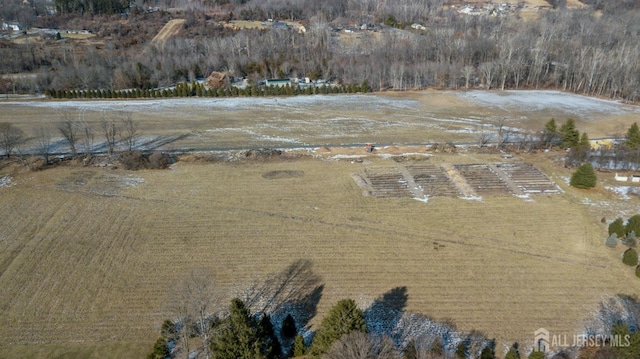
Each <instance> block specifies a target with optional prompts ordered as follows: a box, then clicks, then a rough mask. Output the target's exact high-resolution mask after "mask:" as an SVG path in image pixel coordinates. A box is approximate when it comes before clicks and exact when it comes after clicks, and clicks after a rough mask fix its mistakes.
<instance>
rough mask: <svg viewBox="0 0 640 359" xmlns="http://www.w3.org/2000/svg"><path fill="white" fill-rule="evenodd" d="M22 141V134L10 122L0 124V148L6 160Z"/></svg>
mask: <svg viewBox="0 0 640 359" xmlns="http://www.w3.org/2000/svg"><path fill="white" fill-rule="evenodd" d="M23 141H24V132H23V131H22V130H21V129H20V128H18V127H16V126H15V125H14V124H13V123H10V122H1V123H0V147H1V148H2V150H3V151H4V154H5V156H7V158H9V157H11V152H13V151H14V150H15V149H16V148H18V146H19V145H20V144H21V143H22V142H23Z"/></svg>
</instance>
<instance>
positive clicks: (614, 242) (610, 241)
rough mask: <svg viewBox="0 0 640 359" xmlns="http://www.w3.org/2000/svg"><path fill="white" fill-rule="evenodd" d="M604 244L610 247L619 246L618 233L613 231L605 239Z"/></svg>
mask: <svg viewBox="0 0 640 359" xmlns="http://www.w3.org/2000/svg"><path fill="white" fill-rule="evenodd" d="M604 244H605V245H606V246H607V247H609V248H615V247H617V246H618V235H617V234H615V233H612V234H611V235H610V236H609V237H608V238H607V239H606V240H605V241H604Z"/></svg>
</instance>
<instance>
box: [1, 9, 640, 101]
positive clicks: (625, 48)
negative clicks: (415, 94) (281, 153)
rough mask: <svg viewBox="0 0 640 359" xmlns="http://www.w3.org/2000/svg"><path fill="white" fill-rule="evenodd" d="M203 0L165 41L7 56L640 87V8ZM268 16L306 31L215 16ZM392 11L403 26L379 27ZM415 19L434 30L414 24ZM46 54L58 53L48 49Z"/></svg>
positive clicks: (352, 78) (14, 61) (89, 67)
mask: <svg viewBox="0 0 640 359" xmlns="http://www.w3.org/2000/svg"><path fill="white" fill-rule="evenodd" d="M201 4H202V6H203V7H205V8H206V6H209V8H212V9H213V8H215V9H217V12H216V13H215V14H216V15H211V16H210V15H207V13H206V12H205V11H196V10H187V11H186V12H185V13H183V14H182V16H183V17H186V18H187V19H189V21H186V22H185V27H184V28H183V29H182V30H181V32H180V34H178V35H177V36H176V37H175V38H173V39H170V40H168V41H166V42H164V43H156V44H153V45H149V44H148V43H146V41H144V43H143V40H144V39H145V38H146V37H147V36H153V35H152V34H147V33H146V32H145V31H144V30H143V29H140V30H141V31H140V30H139V31H137V33H136V34H138V33H142V34H145V35H144V37H142V38H139V39H136V41H131V40H132V39H131V38H130V37H131V36H134V34H129V35H126V36H125V38H126V40H123V41H119V42H117V43H115V42H114V43H109V39H107V44H106V45H105V47H104V48H102V49H93V50H92V49H91V48H90V49H83V50H84V51H79V49H75V50H74V48H75V47H76V46H78V45H75V44H73V43H69V44H67V46H66V51H68V52H67V53H66V54H65V53H60V52H57V51H53V50H50V49H48V50H47V49H46V46H44V45H34V44H25V45H19V46H18V45H16V47H14V48H13V54H11V55H10V56H8V57H7V58H1V57H0V61H2V62H5V63H6V64H3V65H6V67H5V66H3V68H6V69H12V71H19V70H20V69H22V68H29V69H32V70H35V71H37V72H39V73H40V74H41V76H40V77H39V78H38V79H37V80H36V82H37V83H36V84H31V85H29V86H30V87H31V89H30V90H31V91H37V89H38V88H40V89H45V88H53V89H56V90H58V89H59V90H79V89H87V90H88V89H92V90H97V89H100V90H106V89H110V90H120V89H129V88H140V89H145V88H146V89H151V88H155V87H168V86H171V85H173V84H175V83H179V82H182V81H191V80H193V79H194V78H197V77H204V76H206V75H208V73H210V72H211V71H227V72H228V73H229V74H231V75H232V76H236V77H246V78H247V79H249V81H250V83H254V84H255V83H257V82H258V80H259V79H263V78H277V77H305V76H306V77H310V78H323V79H330V80H333V81H335V82H337V83H342V84H360V83H362V82H363V81H365V80H366V81H367V82H368V83H369V84H370V86H371V87H372V89H373V90H385V89H395V90H404V89H422V88H426V87H438V88H452V89H459V88H485V89H492V88H499V89H520V88H554V89H560V90H565V91H571V92H576V93H581V94H587V95H597V96H606V97H611V98H622V99H626V100H630V101H635V100H637V99H638V95H640V93H639V91H638V89H639V88H640V63H638V61H635V59H637V58H638V57H639V55H640V40H639V39H640V25H639V24H640V11H638V10H637V9H631V10H629V9H628V8H623V9H624V11H622V10H620V11H617V10H616V8H615V7H613V6H608V8H612V10H610V11H605V12H604V13H603V14H602V15H600V16H597V15H596V14H595V13H594V11H593V8H587V9H560V8H559V9H557V10H554V11H542V12H540V16H539V18H537V19H532V20H528V21H523V20H522V19H519V18H518V16H517V14H514V15H510V16H505V17H489V16H464V15H461V14H458V13H457V12H455V10H453V9H448V10H447V9H445V8H444V7H442V6H441V5H442V2H441V1H427V0H424V1H417V0H413V1H411V0H402V1H394V2H383V1H378V0H358V1H346V0H333V1H331V2H326V3H325V2H312V1H306V0H304V1H303V0H297V1H276V0H271V1H265V2H257V1H248V2H237V3H236V2H232V3H231V4H229V5H228V6H227V7H224V8H220V7H216V6H219V4H216V2H215V1H213V2H201ZM207 4H208V5H207ZM205 5H206V6H205ZM229 6H230V7H229ZM223 9H224V10H223ZM229 9H230V10H229ZM311 9H314V10H318V11H319V12H317V13H313V14H312V13H311V11H312V10H311ZM252 14H253V15H252ZM58 16H61V15H58ZM96 16H97V15H96ZM153 16H155V15H149V14H144V13H143V14H138V15H136V14H133V13H130V14H129V15H128V17H127V18H125V19H124V21H125V23H126V22H131V23H133V22H136V23H144V22H141V21H140V19H143V18H144V19H147V20H145V21H147V22H149V23H151V19H152V18H153ZM266 17H272V18H275V19H278V18H280V19H294V20H302V21H304V22H305V24H306V27H307V31H306V33H305V34H299V33H297V32H295V31H279V30H259V29H243V30H238V31H231V30H229V29H228V28H225V27H223V26H221V25H220V23H219V21H221V20H223V19H242V18H261V20H264V18H266ZM44 18H45V19H38V21H42V22H44V21H47V20H46V18H47V17H46V16H45V17H44ZM390 18H393V19H395V21H394V22H393V24H394V26H397V27H401V28H402V29H397V28H391V27H385V26H384V25H381V24H383V23H384V22H385V20H388V19H390ZM95 19H96V18H93V20H92V21H89V20H85V22H87V24H88V25H89V27H90V30H92V32H94V33H100V32H101V31H102V30H101V29H102V28H103V27H106V26H109V25H108V23H109V22H108V21H107V22H97V21H95ZM74 21H76V22H78V20H77V18H74ZM413 22H418V23H422V24H424V25H425V26H426V27H427V30H426V31H423V30H415V29H411V28H409V27H408V25H409V24H411V23H413ZM348 24H367V25H376V27H377V28H378V30H380V28H381V27H382V29H383V30H384V31H382V32H380V31H378V32H373V31H362V32H360V33H359V34H358V35H357V36H358V37H360V39H359V40H358V41H353V42H349V43H347V42H345V41H344V40H341V35H340V36H338V33H337V32H336V30H335V29H336V28H342V27H344V26H346V25H348ZM124 26H125V25H124V24H123V25H122V27H123V28H124ZM137 26H142V25H137ZM52 41H53V40H52ZM83 46H84V45H83ZM18 47H19V48H21V49H22V50H21V51H17V50H18V49H17V48H18ZM143 49H144V51H142V50H143ZM0 50H1V49H0ZM87 50H88V51H87ZM46 52H49V53H50V55H51V56H40V54H41V53H46ZM73 53H75V56H69V55H70V54H73ZM80 53H84V55H82V56H81V55H79V54H80ZM54 64H55V65H54ZM52 68H55V71H50V70H51V69H52ZM40 91H42V90H40Z"/></svg>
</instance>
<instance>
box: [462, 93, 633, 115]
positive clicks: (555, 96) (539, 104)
mask: <svg viewBox="0 0 640 359" xmlns="http://www.w3.org/2000/svg"><path fill="white" fill-rule="evenodd" d="M452 93H454V94H456V95H457V96H459V97H462V98H464V99H468V100H471V101H473V102H476V103H479V104H482V105H485V106H489V107H498V108H501V109H506V110H509V109H517V110H525V111H539V110H548V109H552V110H560V111H565V112H567V113H571V114H574V115H579V116H581V117H584V118H588V119H597V118H598V117H599V116H600V115H602V114H625V113H640V108H639V107H636V106H631V105H626V104H623V103H621V102H619V101H613V100H602V99H598V98H594V97H588V96H582V95H575V94H570V93H565V92H560V91H540V90H531V91H527V90H510V91H468V92H452Z"/></svg>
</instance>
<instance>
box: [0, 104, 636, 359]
mask: <svg viewBox="0 0 640 359" xmlns="http://www.w3.org/2000/svg"><path fill="white" fill-rule="evenodd" d="M533 94H534V93H531V92H529V93H527V92H525V93H522V94H518V93H511V92H506V93H503V94H501V95H494V94H493V93H483V92H468V93H463V94H455V93H444V94H443V93H436V92H423V93H412V94H388V95H371V96H369V95H367V96H363V95H358V96H344V97H333V96H317V97H297V98H284V99H282V98H278V99H229V100H228V102H226V101H225V100H217V101H210V100H202V101H200V100H198V99H186V100H168V101H93V102H85V101H75V102H63V101H60V102H57V101H31V102H3V103H1V105H0V106H2V109H3V111H2V113H0V117H1V118H2V120H3V121H13V122H14V123H16V124H17V125H19V126H20V127H22V128H24V129H25V131H28V130H29V129H30V128H32V127H34V125H35V124H37V123H40V122H45V123H46V122H47V121H48V122H54V121H56V120H57V117H56V116H57V114H58V111H64V110H68V111H72V113H74V114H75V113H79V112H80V110H83V111H84V114H85V116H86V118H88V119H89V120H92V121H96V122H97V121H99V119H100V116H102V111H103V110H104V111H106V113H107V115H111V114H113V113H115V111H118V110H123V109H124V110H125V111H129V112H131V113H132V115H133V117H134V119H136V120H137V121H139V123H140V124H141V130H142V132H143V133H144V134H145V136H176V135H179V134H189V136H187V137H185V138H178V137H176V138H177V140H176V141H174V142H172V143H170V144H168V145H164V146H173V148H176V149H180V148H191V147H196V148H207V147H211V148H224V147H251V146H279V145H290V146H301V145H303V144H324V143H352V142H385V141H386V142H393V143H414V142H430V141H434V142H436V141H445V140H447V139H455V140H457V141H469V142H475V141H476V138H475V136H476V134H475V133H474V131H476V130H479V131H481V130H486V129H489V130H491V131H493V130H495V128H494V127H493V126H495V125H496V123H497V121H498V120H499V119H500V118H502V116H505V117H507V118H508V119H509V121H510V126H513V127H514V128H521V129H523V130H526V129H528V128H531V129H532V128H535V127H537V128H541V127H542V125H543V123H544V122H545V121H546V120H548V118H549V117H550V116H555V117H556V118H557V119H563V118H564V117H565V116H574V117H575V118H576V119H577V120H578V121H577V122H578V127H579V128H581V129H583V128H584V129H587V131H589V133H590V134H591V131H592V129H593V131H594V132H595V133H598V132H597V131H600V132H599V133H602V134H607V131H609V130H608V129H609V128H613V127H615V126H614V125H612V123H613V124H624V126H628V124H629V123H630V122H633V120H634V118H637V114H638V113H637V112H636V111H637V110H636V108H635V107H632V106H626V105H621V104H618V103H616V102H611V101H601V100H595V99H588V98H584V97H581V96H573V95H565V94H559V93H555V92H551V93H547V92H542V93H539V95H540V96H541V98H544V96H543V95H544V94H548V95H549V97H548V98H547V100H548V101H551V100H550V99H553V98H555V97H556V96H557V97H559V98H561V99H563V100H562V101H559V102H557V103H553V102H552V104H551V105H550V106H549V107H545V106H543V103H542V102H538V103H536V102H535V99H536V98H537V96H534V95H533ZM405 95H406V96H405ZM491 96H500V97H499V99H500V100H501V101H502V102H500V101H498V100H496V99H495V98H493V97H491ZM503 97H504V98H507V99H508V98H509V97H511V98H512V100H511V101H509V100H505V99H504V98H503ZM525 99H529V100H525ZM252 101H253V102H252ZM539 101H541V100H539ZM329 103H331V104H332V106H330V109H327V107H328V106H327V104H329ZM589 106H590V107H589ZM43 114H44V115H43ZM301 121H302V122H301ZM612 126H613V127H612ZM596 136H597V135H592V137H596ZM292 139H294V140H296V141H297V142H292V141H291V140H292ZM385 151H387V152H394V151H395V152H396V153H395V154H396V155H397V154H401V153H405V152H419V154H420V156H418V155H416V156H406V157H407V158H409V160H408V161H407V162H405V163H403V166H404V167H405V168H406V169H407V171H409V172H410V173H411V174H412V175H413V177H414V178H415V181H416V183H418V184H420V183H422V185H424V184H427V183H438V185H437V186H435V185H434V187H432V188H431V189H432V190H434V191H438V193H441V191H442V193H446V194H448V195H449V196H442V197H438V196H433V198H430V199H429V201H428V203H423V202H420V201H416V200H413V199H411V198H409V197H411V194H410V193H409V194H408V195H407V196H406V197H405V198H378V197H375V196H363V195H362V190H361V189H360V188H358V187H357V185H356V183H355V182H354V180H353V178H352V174H354V173H362V174H371V175H374V176H375V175H380V176H381V177H380V178H381V179H383V177H384V176H389V175H391V176H395V177H393V178H396V180H397V179H399V178H400V177H401V174H399V173H398V172H397V168H398V163H396V162H395V161H393V157H391V158H390V156H387V155H386V154H385V155H379V154H376V153H374V154H371V155H367V154H366V153H365V151H364V148H361V147H358V148H354V149H351V148H343V149H336V148H331V149H319V150H317V151H312V150H299V151H297V152H296V153H297V154H298V156H292V157H287V156H285V157H286V158H281V159H267V160H246V161H234V162H214V163H200V162H195V163H193V162H188V161H182V162H178V163H177V164H175V165H174V166H173V167H172V169H170V170H166V171H138V172H127V171H122V170H112V169H106V168H92V167H82V168H78V167H57V168H53V169H48V170H45V171H38V172H29V171H23V170H17V169H15V168H14V167H11V166H4V167H2V168H0V177H1V178H3V181H1V182H0V201H1V203H2V206H0V215H1V216H2V218H3V221H2V225H1V226H0V288H1V290H0V305H1V307H0V313H1V314H2V315H0V352H2V353H3V354H2V355H6V356H7V357H22V356H29V357H43V358H44V357H52V356H67V357H82V358H84V357H103V356H110V357H141V356H143V355H144V354H145V353H146V352H147V351H149V350H150V348H151V346H152V344H153V341H154V340H155V339H156V337H157V335H158V331H159V329H160V325H161V323H162V321H163V320H164V319H166V318H171V317H172V309H171V308H172V303H173V302H172V301H173V298H172V295H171V293H172V289H173V288H175V286H176V283H177V282H178V281H179V279H180V278H182V277H184V276H185V275H187V274H188V273H189V272H190V271H191V270H192V269H197V268H203V267H205V268H210V269H211V270H212V271H213V272H214V273H215V276H216V279H217V285H218V286H219V288H220V291H222V292H224V293H226V295H227V296H228V297H229V298H230V297H231V296H233V295H237V294H239V293H240V292H241V291H242V290H243V289H244V288H246V286H248V285H249V283H250V282H253V281H255V280H260V279H261V278H264V277H265V275H266V274H267V273H271V272H276V271H279V270H281V269H283V268H284V267H285V266H287V265H288V264H290V263H291V262H292V261H293V260H295V259H299V258H307V259H310V260H311V261H312V262H313V263H314V269H315V271H316V272H317V273H318V274H320V275H321V276H322V278H323V281H324V284H325V287H324V290H323V292H322V299H321V301H320V303H319V308H318V314H319V316H320V317H321V316H322V315H323V314H324V313H325V311H326V310H327V309H328V308H329V307H330V306H332V305H333V304H335V303H336V301H337V300H339V299H342V298H345V297H351V298H354V299H355V300H356V301H357V302H358V303H359V304H360V306H362V307H363V308H366V307H367V306H368V305H369V304H370V303H371V301H372V300H373V299H375V298H376V297H377V296H378V295H380V294H382V293H385V292H387V291H389V290H390V289H392V288H395V287H399V286H407V288H408V295H409V301H408V306H407V309H410V310H417V311H420V312H423V313H425V314H428V315H430V316H433V317H434V318H435V319H438V320H443V319H446V318H450V319H452V320H453V321H454V322H455V323H456V324H457V325H458V327H459V329H461V330H471V329H478V330H481V331H483V332H485V333H486V334H487V335H488V336H489V337H495V338H497V340H498V343H499V345H502V344H505V345H510V344H511V343H513V341H518V342H519V343H520V344H521V345H522V346H523V347H527V346H530V345H531V344H532V334H533V331H534V330H535V329H537V328H539V327H545V328H547V329H549V330H550V331H551V332H552V333H563V334H566V335H568V336H571V335H574V334H577V333H578V331H579V330H580V327H581V322H582V320H583V319H584V318H585V317H586V316H588V314H589V312H590V311H591V310H593V309H594V308H595V306H596V305H597V303H598V302H599V301H600V300H602V299H603V298H604V297H605V296H607V295H611V294H616V293H625V294H634V293H638V291H639V290H640V281H638V280H637V279H636V278H635V277H634V276H633V273H632V271H629V270H628V268H625V267H624V265H623V264H622V263H621V262H620V260H619V254H620V251H619V250H616V251H613V250H608V249H606V248H605V247H604V245H603V243H602V242H603V238H604V235H605V233H606V229H605V226H604V225H602V224H601V223H600V222H599V220H600V218H601V217H602V216H606V218H608V219H611V218H613V217H614V216H616V215H618V214H619V213H621V211H622V210H624V211H628V212H629V213H638V212H639V211H640V201H639V200H638V198H636V197H631V198H627V199H623V198H620V197H618V196H616V195H615V194H614V193H611V192H609V191H605V190H603V189H602V188H598V189H596V190H595V191H591V192H583V191H578V190H575V189H571V188H568V186H567V185H566V183H565V178H567V177H568V176H570V173H571V172H570V171H569V170H566V169H563V168H561V167H558V166H556V165H555V164H554V163H553V162H552V161H551V160H550V157H546V156H547V155H544V154H539V155H535V156H534V155H522V156H519V157H521V158H517V159H514V161H516V160H517V161H518V163H520V162H524V163H531V164H533V165H535V167H536V168H539V169H540V170H541V171H542V172H543V173H544V174H546V175H547V176H548V177H549V178H550V179H551V180H552V181H553V182H554V183H555V184H557V185H558V186H559V187H561V188H562V190H563V193H559V194H551V195H536V196H531V197H529V198H520V197H517V196H513V195H510V194H507V192H506V191H505V192H500V195H498V196H496V195H492V194H487V195H483V197H482V199H481V200H478V199H475V200H468V199H463V198H458V197H457V191H456V189H455V188H454V187H451V186H450V183H448V182H446V180H444V181H443V178H444V177H443V176H444V175H443V172H442V169H443V167H444V166H443V165H444V164H447V165H450V167H454V168H455V167H456V166H457V167H459V168H464V166H465V165H470V164H474V165H477V164H495V163H502V162H503V161H504V159H503V158H502V157H500V156H498V155H486V154H478V153H474V152H466V151H464V150H463V151H462V152H461V153H459V154H442V153H440V154H433V153H431V154H427V153H425V151H424V147H416V148H414V149H408V148H400V149H394V148H393V147H390V148H388V149H384V148H381V150H380V152H379V153H385ZM307 155H312V156H307ZM551 155H552V154H550V155H549V156H551ZM352 156H363V157H358V159H359V160H362V163H359V162H356V161H354V160H351V157H352ZM366 156H368V157H366ZM312 157H320V158H312ZM341 158H342V159H345V158H346V159H347V160H341ZM517 170H518V168H515V167H514V168H507V169H503V171H506V172H508V173H509V174H510V175H511V176H510V177H511V178H512V180H513V181H514V182H516V184H517V181H519V180H520V179H521V178H522V176H524V175H525V174H526V175H531V172H527V171H526V170H525V171H524V172H525V173H524V174H521V173H520V172H518V171H517ZM600 175H601V176H602V177H603V180H605V181H606V180H607V177H606V176H607V175H606V174H600ZM519 176H521V177H519ZM536 178H539V177H536ZM534 179H535V178H534ZM522 181H525V179H523V180H522ZM526 181H531V180H530V179H528V177H527V178H526ZM381 183H384V181H382V182H381ZM523 183H530V182H523ZM434 188H435V189H434ZM523 190H526V188H523ZM401 192H403V193H404V190H401ZM381 197H383V196H381ZM499 350H500V349H499Z"/></svg>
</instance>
